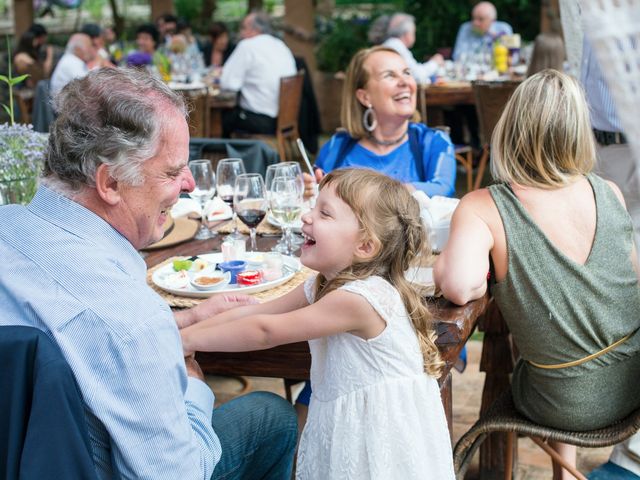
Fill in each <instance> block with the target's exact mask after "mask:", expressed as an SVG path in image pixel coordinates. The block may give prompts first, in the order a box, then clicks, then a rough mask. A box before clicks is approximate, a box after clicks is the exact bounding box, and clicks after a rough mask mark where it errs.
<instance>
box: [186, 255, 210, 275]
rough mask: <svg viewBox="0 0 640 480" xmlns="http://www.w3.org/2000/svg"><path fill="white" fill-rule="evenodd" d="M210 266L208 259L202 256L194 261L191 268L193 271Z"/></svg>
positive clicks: (199, 270)
mask: <svg viewBox="0 0 640 480" xmlns="http://www.w3.org/2000/svg"><path fill="white" fill-rule="evenodd" d="M208 266H209V262H207V261H206V260H203V259H202V258H196V259H195V260H194V261H193V265H192V266H191V268H190V270H191V271H193V272H201V271H202V270H204V269H205V268H207V267H208Z"/></svg>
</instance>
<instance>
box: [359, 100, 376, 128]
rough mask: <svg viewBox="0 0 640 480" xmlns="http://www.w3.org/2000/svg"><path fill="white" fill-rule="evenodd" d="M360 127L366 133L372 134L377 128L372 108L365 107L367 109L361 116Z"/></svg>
mask: <svg viewBox="0 0 640 480" xmlns="http://www.w3.org/2000/svg"><path fill="white" fill-rule="evenodd" d="M362 125H363V126H364V128H365V129H366V130H367V132H373V131H374V130H375V129H376V127H377V126H378V121H377V120H376V114H375V113H374V111H373V107H372V106H371V105H369V106H368V107H367V109H366V110H365V111H364V115H362Z"/></svg>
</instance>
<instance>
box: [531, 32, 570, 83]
mask: <svg viewBox="0 0 640 480" xmlns="http://www.w3.org/2000/svg"><path fill="white" fill-rule="evenodd" d="M566 58H567V54H566V52H565V49H564V41H563V40H562V36H561V35H559V34H557V33H540V34H538V36H537V37H536V40H535V42H534V44H533V52H532V53H531V61H530V62H529V68H528V69H527V77H530V76H531V75H534V74H536V73H538V72H541V71H542V70H544V69H546V68H553V69H554V70H558V71H559V72H562V71H564V61H565V59H566Z"/></svg>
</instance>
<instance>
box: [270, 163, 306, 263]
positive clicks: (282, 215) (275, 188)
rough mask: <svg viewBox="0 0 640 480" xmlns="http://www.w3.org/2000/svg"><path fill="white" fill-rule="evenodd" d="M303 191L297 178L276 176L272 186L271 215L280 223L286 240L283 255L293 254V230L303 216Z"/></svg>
mask: <svg viewBox="0 0 640 480" xmlns="http://www.w3.org/2000/svg"><path fill="white" fill-rule="evenodd" d="M302 193H303V190H302V189H301V188H300V184H299V182H298V179H297V178H296V177H287V176H276V177H275V178H274V179H273V183H272V185H271V197H270V203H271V214H272V215H273V217H274V218H275V219H276V220H278V221H279V222H280V225H282V229H283V230H284V232H285V234H284V237H285V238H286V249H285V251H284V252H283V253H285V254H286V255H291V254H292V253H293V246H294V245H293V241H292V235H291V228H292V227H293V225H294V224H295V222H296V221H297V220H299V219H300V215H301V214H302V203H303V198H302Z"/></svg>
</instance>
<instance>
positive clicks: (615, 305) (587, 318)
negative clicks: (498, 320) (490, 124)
mask: <svg viewBox="0 0 640 480" xmlns="http://www.w3.org/2000/svg"><path fill="white" fill-rule="evenodd" d="M587 178H588V180H589V182H590V184H591V187H592V189H593V193H594V197H595V202H596V213H597V223H596V233H595V238H594V240H593V245H592V247H591V252H590V253H589V256H588V258H587V260H586V262H585V263H584V265H580V264H578V263H576V262H574V261H573V260H571V259H570V258H568V257H567V256H566V255H564V254H563V253H562V252H561V251H560V250H558V249H557V248H556V247H555V246H554V245H553V244H552V243H551V241H550V240H549V239H548V238H547V236H546V235H545V234H544V233H543V232H542V230H540V228H539V227H538V226H537V224H536V223H535V222H534V221H533V219H532V218H531V217H530V216H529V214H528V213H527V211H526V209H525V208H524V207H523V205H522V204H521V203H520V201H519V200H518V198H517V197H516V196H515V194H514V193H513V191H512V190H511V188H510V187H509V186H508V185H506V184H499V185H493V186H491V187H489V191H490V193H491V195H492V197H493V200H494V202H495V204H496V206H497V208H498V211H499V212H500V216H501V218H502V223H503V225H504V231H505V235H506V240H507V256H508V272H507V275H506V277H505V279H504V280H502V281H501V282H499V283H497V284H495V285H494V286H493V295H494V298H495V301H496V303H497V305H498V306H499V307H500V311H501V312H502V314H503V316H504V319H505V321H506V323H507V325H508V326H509V329H510V331H511V333H512V335H513V339H514V341H515V343H516V345H517V347H518V350H519V352H520V355H521V358H520V360H519V361H518V363H517V365H516V367H515V369H514V372H513V378H512V390H513V397H514V402H515V405H516V407H517V408H518V409H519V410H520V411H521V412H522V413H523V414H525V415H526V416H528V417H529V418H531V419H532V420H534V421H536V422H538V423H541V424H545V425H549V426H554V427H557V428H563V429H568V430H589V429H593V428H599V427H601V426H604V425H608V424H610V423H611V422H613V421H614V420H617V419H618V418H621V417H624V416H625V415H627V414H628V413H629V412H631V411H632V410H634V409H635V408H637V407H638V406H640V355H639V353H640V333H639V332H638V328H639V327H640V290H639V288H638V281H637V277H636V274H635V271H634V269H633V266H632V262H631V260H630V259H631V252H632V242H633V236H632V232H633V230H632V226H631V220H630V217H629V215H628V214H627V212H626V211H625V209H624V207H623V206H622V205H621V204H620V202H619V201H618V199H617V197H616V195H615V194H614V192H613V191H612V189H611V188H610V187H609V185H607V184H606V182H605V181H604V180H602V179H601V178H599V177H598V176H596V175H593V174H590V175H588V176H587ZM629 334H631V336H630V337H629V338H628V339H627V340H626V341H624V342H623V343H621V344H620V345H618V346H616V347H615V348H613V349H612V350H610V351H609V352H607V353H605V354H604V355H601V356H599V357H597V358H595V359H593V360H590V361H587V362H585V363H582V364H580V365H577V366H572V367H565V368H558V369H544V368H540V367H537V366H534V365H533V364H532V363H530V362H533V363H537V364H541V365H556V364H562V363H567V362H571V361H574V360H580V359H583V358H584V357H586V356H588V355H590V354H594V353H596V352H599V351H601V350H603V349H604V348H606V347H608V346H610V345H612V344H614V343H615V342H617V341H619V340H620V339H622V338H624V337H625V336H627V335H629Z"/></svg>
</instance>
